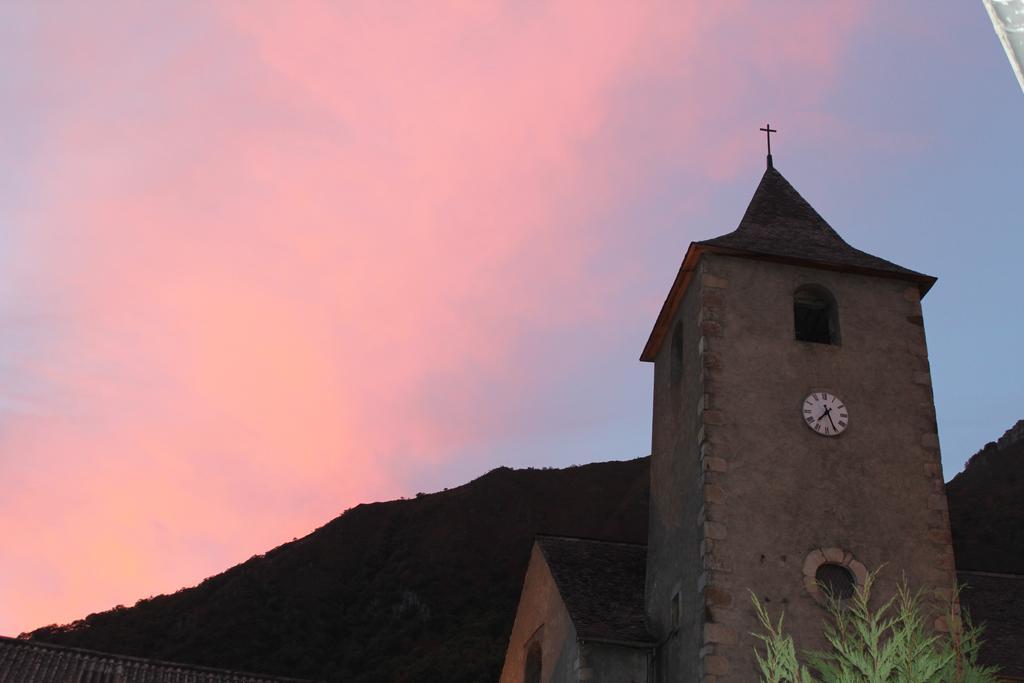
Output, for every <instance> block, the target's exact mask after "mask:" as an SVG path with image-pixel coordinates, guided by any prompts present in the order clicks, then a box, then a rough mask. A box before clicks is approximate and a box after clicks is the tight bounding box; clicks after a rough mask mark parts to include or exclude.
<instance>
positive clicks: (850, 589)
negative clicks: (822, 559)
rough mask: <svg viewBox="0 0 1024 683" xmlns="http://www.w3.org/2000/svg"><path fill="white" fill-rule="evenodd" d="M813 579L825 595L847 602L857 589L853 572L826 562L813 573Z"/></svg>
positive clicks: (839, 565)
mask: <svg viewBox="0 0 1024 683" xmlns="http://www.w3.org/2000/svg"><path fill="white" fill-rule="evenodd" d="M814 579H815V580H816V581H817V582H818V585H820V586H821V589H822V590H823V591H824V592H825V593H826V594H827V595H830V596H832V597H833V598H836V599H839V600H849V599H850V598H852V597H853V594H854V592H855V591H856V588H857V581H856V579H854V578H853V572H851V571H850V570H849V569H847V568H846V567H844V566H843V565H841V564H833V563H831V562H826V563H825V564H823V565H821V566H820V567H818V570H817V571H816V572H814Z"/></svg>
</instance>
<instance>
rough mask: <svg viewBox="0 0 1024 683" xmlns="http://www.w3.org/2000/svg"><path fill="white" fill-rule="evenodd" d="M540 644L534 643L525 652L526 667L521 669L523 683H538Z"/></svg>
mask: <svg viewBox="0 0 1024 683" xmlns="http://www.w3.org/2000/svg"><path fill="white" fill-rule="evenodd" d="M540 674H541V657H540V643H538V642H536V641H534V642H533V643H531V644H530V649H529V650H527V651H526V666H525V667H523V683H540Z"/></svg>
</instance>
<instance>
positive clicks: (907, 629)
mask: <svg viewBox="0 0 1024 683" xmlns="http://www.w3.org/2000/svg"><path fill="white" fill-rule="evenodd" d="M875 577H876V573H872V574H869V575H868V578H867V580H866V581H865V582H864V585H863V586H858V588H857V590H856V592H855V594H854V595H853V597H851V598H850V599H849V600H839V599H837V598H834V597H832V596H829V597H828V598H827V608H828V615H829V623H828V624H827V625H826V626H825V632H824V633H825V639H826V640H827V641H828V644H829V648H828V649H827V650H825V651H820V652H807V653H805V660H806V663H801V661H800V659H799V658H798V656H797V652H796V647H795V645H794V643H793V638H792V637H791V636H788V635H786V634H785V633H784V632H783V629H782V619H783V618H782V615H779V620H778V622H777V623H774V622H772V620H771V617H770V616H769V615H768V612H767V610H766V609H765V608H764V606H763V605H762V604H761V602H760V601H759V600H758V599H757V596H756V595H754V594H753V593H751V599H752V601H753V603H754V610H755V611H756V613H757V617H758V620H759V621H760V623H761V626H762V628H763V629H764V632H763V633H755V634H753V635H754V636H755V637H756V638H758V639H759V640H760V641H761V642H762V643H764V648H765V651H764V654H762V653H761V652H760V651H759V650H756V651H755V655H756V657H757V664H758V668H759V669H760V672H761V680H762V682H763V683H814V682H816V681H821V682H823V683H996V681H997V680H998V679H997V676H996V670H995V669H993V668H991V667H983V666H980V665H979V664H978V663H977V656H978V648H979V647H980V645H981V640H980V636H981V628H980V627H977V626H974V625H973V624H971V623H970V620H969V618H967V616H966V615H965V616H964V617H963V618H961V617H960V615H959V613H958V610H957V608H956V604H957V602H956V600H955V599H954V600H952V601H951V602H950V604H949V605H948V608H947V610H946V615H945V619H946V623H947V624H949V625H950V628H949V630H948V632H947V633H946V634H944V635H940V634H936V633H930V632H929V631H930V629H929V628H927V627H926V625H925V617H924V616H923V609H922V604H921V596H920V593H912V592H911V591H910V589H909V587H908V586H907V583H906V580H903V581H901V582H900V584H899V586H898V587H897V590H896V594H895V595H893V596H892V597H890V598H889V599H888V600H886V601H885V602H884V603H882V605H881V606H879V607H877V608H875V609H872V608H871V606H870V602H871V590H872V587H873V586H874V583H875ZM957 593H958V591H955V592H954V597H955V596H956V594H957Z"/></svg>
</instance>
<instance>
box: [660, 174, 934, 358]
mask: <svg viewBox="0 0 1024 683" xmlns="http://www.w3.org/2000/svg"><path fill="white" fill-rule="evenodd" d="M705 252H711V253H718V254H727V255H730V256H739V257H744V258H756V259H761V260H767V261H777V262H782V263H792V264H796V265H804V266H811V267H814V268H823V269H826V270H838V271H842V272H852V273H861V274H866V275H874V276H880V277H891V278H896V279H900V280H906V281H908V282H912V283H914V284H916V285H917V287H918V289H919V290H920V292H921V296H924V295H925V294H926V293H927V292H928V290H929V289H931V287H932V285H934V284H935V278H934V277H932V276H931V275H925V274H924V273H919V272H917V271H914V270H910V269H909V268H904V267H903V266H899V265H896V264H895V263H892V262H891V261H886V260H885V259H883V258H879V257H878V256H872V255H871V254H868V253H866V252H863V251H861V250H860V249H855V248H854V247H851V246H850V245H849V244H847V243H846V241H845V240H844V239H843V238H842V237H840V236H839V233H837V232H836V231H835V230H833V229H832V226H830V225H829V224H828V222H827V221H826V220H825V219H824V218H822V217H821V215H820V214H819V213H818V212H817V211H815V210H814V207H812V206H811V205H810V204H809V203H808V202H807V200H806V199H804V198H803V197H802V196H800V193H799V192H797V191H796V189H795V188H794V187H793V186H792V185H790V183H789V181H788V180H786V179H785V178H784V177H783V175H782V174H781V173H779V172H778V171H777V170H776V169H775V168H774V167H773V166H771V165H769V166H768V168H767V170H765V172H764V175H763V176H761V182H760V183H759V184H758V186H757V189H756V190H754V196H753V197H751V199H750V204H749V205H748V206H747V210H746V212H745V213H744V214H743V218H742V219H741V220H740V224H739V226H738V227H737V228H736V229H735V230H733V231H732V232H730V233H727V234H725V235H721V236H719V237H715V238H712V239H709V240H702V241H699V242H693V243H691V244H690V248H689V249H687V251H686V256H685V258H684V259H683V264H682V266H680V268H679V273H678V274H677V275H676V279H675V282H673V284H672V288H671V289H670V290H669V293H668V296H667V297H666V298H665V303H664V305H663V306H662V308H661V312H660V313H659V315H658V320H657V322H655V324H654V329H653V330H652V331H651V336H650V338H649V339H648V341H647V346H646V347H644V351H643V353H642V354H641V356H640V360H644V361H653V360H654V358H655V356H657V353H658V349H659V348H661V343H662V341H663V340H664V337H665V335H666V334H667V331H668V325H669V322H670V321H671V319H672V317H673V315H674V314H675V310H676V308H677V306H678V305H679V302H680V301H681V300H682V296H683V292H684V291H685V290H686V286H687V284H688V283H689V280H690V275H691V273H692V272H693V270H694V268H695V267H696V265H697V261H698V260H699V259H700V256H701V254H703V253H705Z"/></svg>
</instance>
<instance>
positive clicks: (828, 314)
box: [793, 285, 839, 344]
mask: <svg viewBox="0 0 1024 683" xmlns="http://www.w3.org/2000/svg"><path fill="white" fill-rule="evenodd" d="M793 322H794V325H795V328H796V339H797V341H805V342H814V343H816V344H838V343H839V317H838V314H837V311H836V302H835V298H834V297H833V296H832V294H831V293H830V292H829V291H828V290H827V289H825V288H824V287H817V286H814V285H808V286H806V287H801V288H800V289H798V290H797V291H796V293H795V294H794V295H793Z"/></svg>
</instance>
